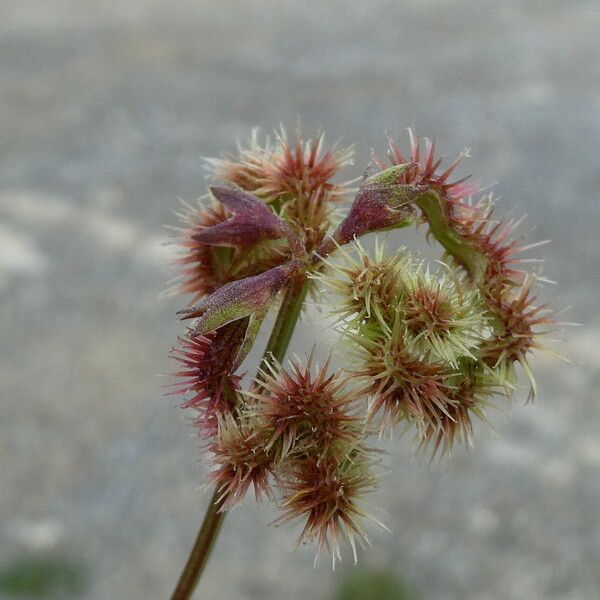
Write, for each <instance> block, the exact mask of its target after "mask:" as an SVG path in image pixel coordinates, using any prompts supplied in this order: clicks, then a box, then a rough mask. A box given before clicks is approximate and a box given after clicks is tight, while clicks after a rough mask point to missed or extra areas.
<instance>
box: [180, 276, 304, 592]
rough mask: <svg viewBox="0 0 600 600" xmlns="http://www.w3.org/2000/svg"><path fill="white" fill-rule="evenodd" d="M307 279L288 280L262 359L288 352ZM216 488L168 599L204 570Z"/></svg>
mask: <svg viewBox="0 0 600 600" xmlns="http://www.w3.org/2000/svg"><path fill="white" fill-rule="evenodd" d="M308 286H309V282H308V281H307V280H306V279H304V278H302V279H297V280H294V281H292V282H290V283H289V284H288V286H287V288H286V291H285V296H284V298H283V302H282V303H281V307H280V308H279V313H278V315H277V319H276V320H275V324H274V325H273V330H272V332H271V336H270V338H269V341H268V342H267V347H266V348H265V353H264V355H263V360H268V361H271V360H272V359H273V358H275V359H276V360H277V361H279V362H281V361H282V360H283V359H284V357H285V353H286V352H287V349H288V346H289V344H290V340H291V338H292V333H293V332H294V328H295V327H296V323H297V322H298V318H299V317H300V312H301V311H302V306H303V304H304V300H305V299H306V294H307V291H308ZM219 496H220V494H219V490H218V488H215V490H214V492H213V494H212V497H211V499H210V501H209V503H208V508H207V509H206V513H205V515H204V519H203V521H202V525H201V526H200V531H199V532H198V535H197V536H196V541H195V542H194V547H193V548H192V551H191V553H190V556H189V558H188V560H187V562H186V564H185V567H184V569H183V571H182V573H181V576H180V578H179V581H178V583H177V587H176V588H175V591H174V592H173V595H172V596H171V600H188V598H190V597H191V595H192V593H193V592H194V589H195V588H196V585H197V584H198V581H199V580H200V576H201V575H202V572H203V571H204V567H205V566H206V563H207V562H208V559H209V557H210V554H211V551H212V549H213V546H214V544H215V541H216V539H217V536H218V535H219V531H220V529H221V525H222V524H223V519H224V518H225V512H219V508H220V505H221V503H220V501H219Z"/></svg>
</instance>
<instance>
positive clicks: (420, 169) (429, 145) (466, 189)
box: [373, 129, 477, 202]
mask: <svg viewBox="0 0 600 600" xmlns="http://www.w3.org/2000/svg"><path fill="white" fill-rule="evenodd" d="M408 133H409V136H410V157H405V156H404V155H403V154H402V152H401V151H400V149H399V148H398V146H397V145H396V143H395V142H394V140H392V139H391V138H390V139H389V149H388V158H389V160H390V162H391V164H392V165H402V164H407V165H409V167H408V168H407V169H406V170H405V171H404V172H402V174H401V175H400V177H399V179H398V181H397V183H398V184H404V185H419V186H427V187H434V188H436V189H438V190H440V191H441V193H442V194H443V195H444V196H445V197H446V198H447V199H448V200H450V201H453V202H460V201H461V200H462V199H463V198H466V197H468V196H471V195H472V194H473V193H475V191H476V190H477V186H476V185H473V184H467V183H465V181H466V179H467V178H465V179H460V180H457V181H449V179H450V176H451V175H452V173H453V172H454V171H455V169H456V167H458V165H459V163H460V161H461V160H462V159H463V158H465V157H466V156H468V155H469V149H468V148H465V150H463V151H462V152H461V153H460V154H459V155H458V157H457V158H456V159H455V160H454V161H453V162H452V163H451V164H450V166H449V167H447V168H446V169H445V170H444V171H442V172H441V173H438V172H437V170H438V168H439V167H440V165H441V163H442V160H443V157H441V158H437V157H436V156H435V141H433V142H432V141H431V140H429V139H428V138H425V148H424V149H423V148H422V147H421V143H420V141H419V138H418V137H416V136H415V135H414V134H413V132H412V130H411V129H409V130H408ZM373 160H374V162H375V163H376V164H377V166H379V167H380V168H381V169H382V170H385V169H386V168H387V165H386V164H385V163H384V162H383V161H382V160H380V159H379V158H377V157H376V156H374V157H373Z"/></svg>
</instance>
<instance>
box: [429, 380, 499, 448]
mask: <svg viewBox="0 0 600 600" xmlns="http://www.w3.org/2000/svg"><path fill="white" fill-rule="evenodd" d="M499 391H501V390H500V389H499V386H498V385H497V383H496V382H495V380H494V378H493V376H491V375H487V374H484V373H482V372H479V371H478V370H477V369H466V372H461V373H457V375H456V377H455V378H453V381H452V389H451V390H450V392H449V394H448V395H449V397H450V399H451V400H452V403H450V404H448V405H447V406H446V410H447V412H446V413H442V414H441V415H439V419H438V420H437V422H436V423H434V421H430V422H429V423H428V424H427V426H426V427H425V429H424V430H423V437H422V439H421V447H422V448H423V449H425V448H427V447H430V448H431V458H432V459H433V458H435V456H436V455H437V454H438V453H439V454H445V455H449V454H450V451H451V449H452V447H453V445H454V443H455V442H457V441H458V442H463V443H464V444H465V445H468V446H472V445H473V443H472V436H473V421H472V416H473V415H474V416H476V417H477V418H478V419H480V420H481V421H484V422H485V421H486V417H485V412H484V409H485V408H486V407H487V406H491V404H490V402H489V400H488V399H489V398H490V397H492V396H493V395H495V394H497V393H498V392H499Z"/></svg>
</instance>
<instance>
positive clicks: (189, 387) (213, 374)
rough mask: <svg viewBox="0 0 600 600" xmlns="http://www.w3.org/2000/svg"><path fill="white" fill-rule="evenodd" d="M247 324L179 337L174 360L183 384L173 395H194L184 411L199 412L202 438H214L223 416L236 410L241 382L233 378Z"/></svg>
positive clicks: (186, 402)
mask: <svg viewBox="0 0 600 600" xmlns="http://www.w3.org/2000/svg"><path fill="white" fill-rule="evenodd" d="M247 321H248V319H247V318H246V319H242V320H239V321H233V322H232V323H229V324H228V325H225V326H224V327H221V328H220V329H217V330H216V331H212V332H210V333H207V334H206V335H194V334H193V332H192V331H191V330H188V332H187V334H186V335H185V336H184V337H180V338H179V344H180V345H179V347H178V348H173V350H172V353H171V355H172V357H173V358H174V359H175V360H176V361H177V362H178V363H179V364H180V365H181V367H182V368H181V370H180V371H178V372H176V373H175V374H174V375H175V376H176V377H178V378H180V381H178V382H176V383H174V384H172V386H171V387H173V388H175V389H174V391H172V392H170V393H169V394H170V395H175V394H183V395H189V396H190V397H189V398H188V400H186V401H185V402H184V403H183V404H182V408H193V409H195V410H196V411H198V413H199V416H198V418H197V420H196V424H197V425H198V427H199V431H200V434H201V435H202V436H210V435H213V434H214V433H215V432H216V429H217V424H218V419H219V417H220V416H221V415H224V414H227V413H228V412H230V411H231V409H232V408H233V406H232V398H231V393H235V391H236V390H237V389H238V386H239V381H240V377H238V376H236V375H233V370H234V366H235V364H234V363H235V358H236V356H237V355H238V352H239V349H240V346H241V345H242V343H243V340H244V336H245V334H246V328H247V326H248V323H247Z"/></svg>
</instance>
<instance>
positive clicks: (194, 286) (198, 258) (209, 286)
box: [176, 199, 231, 302]
mask: <svg viewBox="0 0 600 600" xmlns="http://www.w3.org/2000/svg"><path fill="white" fill-rule="evenodd" d="M230 216H231V213H229V212H228V211H227V209H226V208H225V207H224V206H223V205H222V204H221V203H220V202H217V201H216V200H214V199H212V201H211V203H210V205H209V206H207V207H205V208H199V209H197V210H192V211H190V212H189V213H187V214H186V215H182V217H181V219H182V221H183V222H184V224H185V225H186V228H185V229H184V231H183V235H182V239H181V242H180V245H181V247H182V248H183V250H184V251H185V255H184V256H182V257H181V258H178V259H177V260H176V264H177V265H178V266H180V267H181V278H182V282H181V284H180V285H179V291H180V292H182V293H184V294H192V295H193V297H192V302H194V301H196V300H199V299H200V298H202V297H204V296H207V295H209V294H212V293H213V292H214V291H216V290H217V289H219V288H220V287H221V286H222V285H224V284H225V283H229V282H230V281H231V279H230V276H229V267H230V262H231V251H230V250H229V249H215V248H214V247H212V246H209V245H208V244H205V243H203V242H200V241H198V240H196V239H195V236H197V234H199V233H202V232H203V231H205V230H207V229H210V228H212V227H214V226H216V225H218V224H220V223H223V222H225V221H226V220H227V219H228V218H229V217H230Z"/></svg>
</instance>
